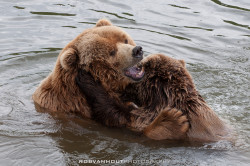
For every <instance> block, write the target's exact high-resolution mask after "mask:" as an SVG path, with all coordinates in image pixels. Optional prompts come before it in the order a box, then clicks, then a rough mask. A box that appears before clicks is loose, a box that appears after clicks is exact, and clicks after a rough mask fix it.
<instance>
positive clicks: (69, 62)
mask: <svg viewBox="0 0 250 166" xmlns="http://www.w3.org/2000/svg"><path fill="white" fill-rule="evenodd" d="M77 59H78V53H77V50H76V49H75V48H72V47H69V48H67V49H66V50H64V51H63V52H62V54H61V56H60V63H61V65H62V67H63V68H64V69H66V70H69V69H71V68H74V67H75V65H76V62H77Z"/></svg>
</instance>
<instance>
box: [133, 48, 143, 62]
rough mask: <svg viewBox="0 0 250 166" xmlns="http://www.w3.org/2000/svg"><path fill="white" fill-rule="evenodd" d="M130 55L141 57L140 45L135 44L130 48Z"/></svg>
mask: <svg viewBox="0 0 250 166" xmlns="http://www.w3.org/2000/svg"><path fill="white" fill-rule="evenodd" d="M132 56H133V57H134V58H140V59H142V58H143V51H142V47H141V46H136V47H135V48H133V50H132Z"/></svg>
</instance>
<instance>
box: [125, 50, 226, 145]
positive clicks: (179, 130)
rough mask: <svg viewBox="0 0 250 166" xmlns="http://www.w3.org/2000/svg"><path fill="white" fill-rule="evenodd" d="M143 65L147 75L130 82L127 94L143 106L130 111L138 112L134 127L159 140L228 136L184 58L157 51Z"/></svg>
mask: <svg viewBox="0 0 250 166" xmlns="http://www.w3.org/2000/svg"><path fill="white" fill-rule="evenodd" d="M141 65H143V66H144V68H145V73H146V74H145V77H144V78H143V80H142V81H141V82H139V83H133V84H131V85H130V86H128V87H127V89H126V93H125V95H124V96H125V98H127V100H128V99H129V100H132V101H135V102H136V104H138V105H139V106H140V107H141V108H144V109H143V110H140V109H137V110H133V111H132V112H131V113H132V117H135V115H136V116H137V117H136V118H134V119H133V118H132V119H133V120H132V123H131V127H132V128H138V130H139V131H140V130H143V132H144V134H145V135H146V136H148V137H149V138H152V139H156V140H161V139H189V140H195V141H218V140H220V139H223V138H225V136H226V135H227V134H228V128H227V127H226V126H225V124H224V123H223V122H222V121H221V120H220V119H219V117H218V116H217V115H216V114H215V112H214V111H213V110H212V109H211V108H210V107H209V106H208V105H207V104H206V102H205V101H204V100H203V98H202V97H201V96H200V94H199V93H198V91H197V90H196V88H195V85H194V83H193V81H192V77H191V75H190V74H189V72H188V71H187V69H186V68H185V63H184V61H183V60H176V59H173V58H170V57H167V56H165V55H162V54H156V55H150V56H148V57H146V58H144V59H143V60H142V62H141ZM124 96H123V97H124ZM135 96H136V100H134V99H135ZM164 108H165V109H164ZM138 113H139V115H138ZM147 115H149V116H147ZM145 117H147V118H145ZM155 117H156V118H155ZM145 119H147V120H145Z"/></svg>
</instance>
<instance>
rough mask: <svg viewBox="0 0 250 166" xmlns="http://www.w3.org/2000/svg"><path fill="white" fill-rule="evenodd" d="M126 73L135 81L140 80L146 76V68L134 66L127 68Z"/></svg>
mask: <svg viewBox="0 0 250 166" xmlns="http://www.w3.org/2000/svg"><path fill="white" fill-rule="evenodd" d="M125 75H126V76H127V77H130V78H132V79H133V80H135V81H139V80H140V79H141V78H142V77H143V76H144V69H143V68H142V67H138V66H133V67H130V68H127V69H126V70H125Z"/></svg>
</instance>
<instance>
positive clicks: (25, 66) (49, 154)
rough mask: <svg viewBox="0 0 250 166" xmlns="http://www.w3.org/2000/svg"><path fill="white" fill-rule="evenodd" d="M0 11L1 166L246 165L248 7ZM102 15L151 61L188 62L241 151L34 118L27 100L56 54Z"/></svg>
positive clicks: (48, 4)
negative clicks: (117, 163) (94, 163)
mask: <svg viewBox="0 0 250 166" xmlns="http://www.w3.org/2000/svg"><path fill="white" fill-rule="evenodd" d="M0 6H1V10H0V53H1V54H0V78H1V79H0V165H4V166H5V165H25V166H26V165H78V164H79V160H80V162H81V160H85V159H104V160H132V159H133V160H165V163H158V164H160V165H233V166H235V165H241V166H243V165H249V164H250V104H249V99H250V92H249V80H250V76H249V73H250V61H249V58H250V19H249V18H250V2H249V0H241V1H233V0H220V1H219V0H198V1H194V0H193V1H189V0H184V1H171V0H159V1H151V0H145V1H133V0H127V1H115V0H112V1H111V0H109V1H101V0H93V1H87V0H86V1H77V0H67V1H66V0H62V1H55V0H37V1H36V2H34V1H31V0H23V1H18V0H13V1H4V0H1V1H0ZM103 17H106V18H108V19H110V20H111V21H112V22H113V24H115V25H117V26H120V27H123V28H124V30H125V31H127V32H128V33H129V34H130V35H131V36H132V38H133V39H134V40H135V41H136V43H137V44H138V45H141V46H142V47H143V49H144V50H145V52H146V54H150V53H158V52H161V53H164V54H167V55H169V56H172V57H175V58H178V59H184V60H185V61H186V63H187V68H188V70H189V71H190V72H191V74H192V76H193V78H194V81H195V84H196V86H197V89H198V90H199V91H200V93H201V94H202V96H203V97H204V98H205V100H206V101H207V102H208V103H209V105H210V106H211V107H212V108H213V109H214V110H215V111H216V113H217V114H218V115H219V116H220V117H221V118H223V119H225V120H226V121H227V123H229V124H230V125H231V126H232V127H233V128H234V130H235V131H236V132H237V138H236V141H235V143H234V144H230V143H228V142H223V141H222V142H217V143H211V144H202V145H197V144H186V143H178V142H167V141H152V140H148V139H147V138H145V137H142V136H141V135H137V134H135V133H133V132H130V131H127V130H125V129H110V128H107V127H103V126H101V125H100V124H97V123H95V122H92V121H89V120H83V119H80V118H78V117H74V116H70V117H65V116H64V115H60V114H58V115H50V114H47V113H41V112H37V111H36V110H35V108H34V105H33V102H32V100H31V95H32V93H33V92H34V90H35V88H36V87H37V86H38V84H39V83H40V81H41V80H42V79H44V78H45V77H46V76H47V75H48V74H49V72H50V71H51V70H52V69H53V66H54V64H55V61H56V58H57V55H58V53H59V52H60V50H61V49H62V48H63V47H64V46H65V45H66V44H67V43H68V42H69V41H71V40H72V39H73V38H74V37H75V36H77V35H78V34H79V33H80V32H82V31H83V30H84V29H86V28H90V27H92V26H93V25H94V24H95V22H96V21H97V20H98V19H100V18H103ZM142 165H145V164H142ZM155 165H157V163H155Z"/></svg>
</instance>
